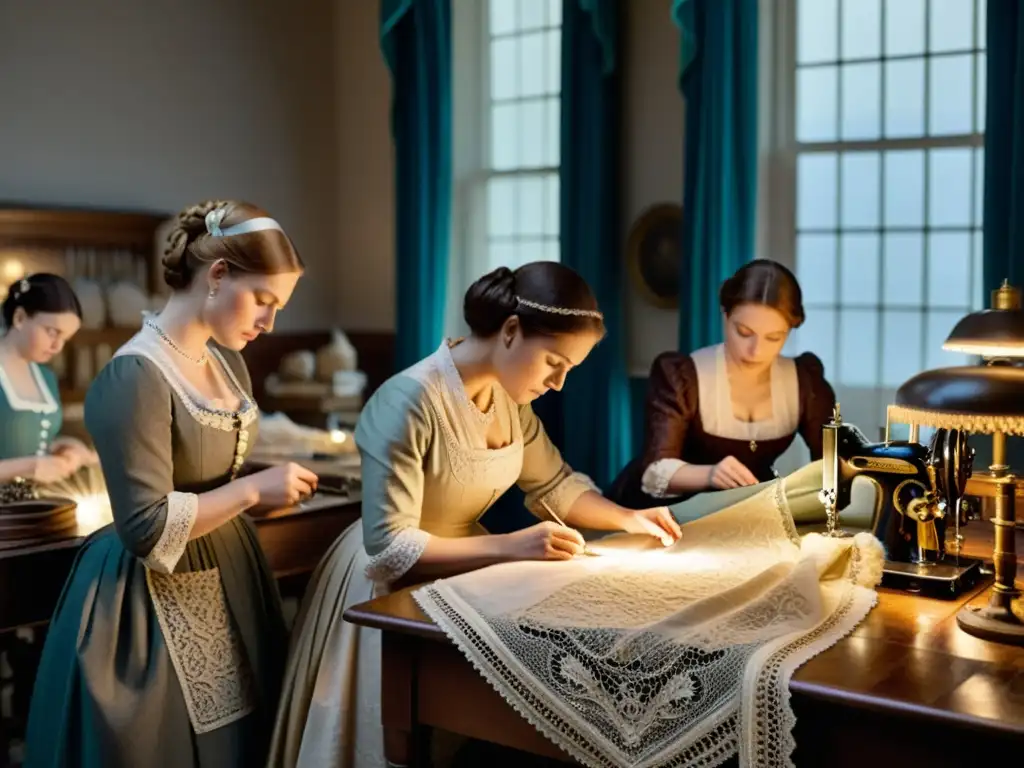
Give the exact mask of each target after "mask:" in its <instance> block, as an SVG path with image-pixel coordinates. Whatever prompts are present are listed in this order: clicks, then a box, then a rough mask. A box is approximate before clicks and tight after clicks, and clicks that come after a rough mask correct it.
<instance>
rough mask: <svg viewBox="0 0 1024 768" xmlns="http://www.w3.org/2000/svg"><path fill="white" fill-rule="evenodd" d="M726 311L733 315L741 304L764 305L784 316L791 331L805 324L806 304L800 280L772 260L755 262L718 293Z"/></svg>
mask: <svg viewBox="0 0 1024 768" xmlns="http://www.w3.org/2000/svg"><path fill="white" fill-rule="evenodd" d="M718 301H719V303H720V304H721V306H722V311H723V312H725V314H726V315H731V314H732V312H733V310H734V309H736V307H738V306H740V305H741V304H762V305H764V306H766V307H771V308H772V309H774V310H776V311H777V312H778V313H779V314H781V315H782V316H783V317H784V318H785V319H786V322H787V323H789V327H790V328H799V327H800V326H801V325H802V324H803V322H804V300H803V294H802V292H801V291H800V283H798V282H797V279H796V276H795V275H794V274H793V273H792V272H790V271H789V270H788V269H786V268H785V267H784V266H782V265H781V264H779V263H778V262H777V261H772V260H771V259H754V260H753V261H750V262H748V263H746V264H744V265H743V266H742V267H740V268H739V269H737V270H736V273H735V274H734V275H733V276H732V277H730V278H729V279H728V280H726V281H725V282H724V283H722V288H721V290H720V291H719V292H718Z"/></svg>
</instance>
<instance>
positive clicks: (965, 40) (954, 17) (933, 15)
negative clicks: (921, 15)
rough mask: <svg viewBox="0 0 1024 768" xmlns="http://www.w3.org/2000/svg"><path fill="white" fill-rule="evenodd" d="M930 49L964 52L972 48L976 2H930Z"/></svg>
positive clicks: (959, 0)
mask: <svg viewBox="0 0 1024 768" xmlns="http://www.w3.org/2000/svg"><path fill="white" fill-rule="evenodd" d="M930 2H931V9H930V13H929V20H928V33H929V38H928V48H929V49H930V50H931V51H933V52H934V51H963V50H966V49H968V48H971V47H972V43H973V34H974V0H930Z"/></svg>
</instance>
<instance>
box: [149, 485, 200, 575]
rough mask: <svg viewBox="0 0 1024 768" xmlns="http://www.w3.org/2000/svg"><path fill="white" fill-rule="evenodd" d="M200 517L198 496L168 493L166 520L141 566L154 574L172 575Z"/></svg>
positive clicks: (175, 492)
mask: <svg viewBox="0 0 1024 768" xmlns="http://www.w3.org/2000/svg"><path fill="white" fill-rule="evenodd" d="M198 515H199V497H198V496H197V495H196V494H194V493H181V492H180V491H171V492H170V493H169V494H167V518H166V520H165V521H164V529H163V531H161V533H160V538H159V539H157V542H156V544H154V545H153V549H151V550H150V551H149V554H148V555H146V557H145V559H143V561H142V564H143V565H145V566H146V567H147V568H150V569H152V570H154V571H156V572H157V573H173V571H174V566H176V565H177V564H178V561H179V560H180V559H181V556H182V555H183V554H184V553H185V547H187V546H188V539H189V536H191V535H192V526H194V525H195V523H196V517H197V516H198Z"/></svg>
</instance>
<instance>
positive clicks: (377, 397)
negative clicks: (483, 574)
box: [268, 343, 594, 768]
mask: <svg viewBox="0 0 1024 768" xmlns="http://www.w3.org/2000/svg"><path fill="white" fill-rule="evenodd" d="M502 410H504V411H505V413H504V414H502V413H501V411H502ZM490 418H503V419H504V420H507V421H508V422H509V423H510V424H511V435H510V438H511V439H510V442H509V444H508V445H507V446H505V447H503V448H498V449H488V448H487V444H486V439H485V436H486V432H487V425H488V423H489V419H490ZM356 443H357V445H358V446H359V452H360V455H361V457H362V471H363V516H362V520H361V521H360V522H357V523H355V524H354V525H353V526H352V527H350V528H349V529H348V530H347V531H345V533H343V534H342V535H341V536H340V537H339V539H338V541H337V542H335V544H334V545H333V547H332V548H331V550H330V551H329V552H328V553H327V555H326V556H325V558H324V560H323V562H321V564H320V566H319V567H318V568H317V571H316V573H315V574H314V575H313V579H312V581H311V583H310V585H309V589H308V591H307V593H306V598H305V600H304V603H303V606H302V609H301V610H300V612H299V616H298V618H297V620H296V625H295V628H294V630H293V634H292V644H291V649H290V652H289V659H288V668H287V672H286V677H285V684H284V688H283V692H282V699H281V708H280V710H279V713H278V718H277V724H276V727H275V729H274V737H273V744H272V747H271V755H270V760H269V763H268V765H270V766H273V767H274V768H290V767H291V766H300V767H301V768H314V767H315V768H381V766H384V765H385V764H386V762H385V759H384V754H383V730H382V726H381V720H380V632H379V631H378V630H371V629H365V628H361V627H357V626H355V625H352V624H349V623H347V622H345V621H343V620H342V614H343V613H344V611H345V609H347V608H348V607H349V606H351V605H354V604H356V603H360V602H363V601H365V600H369V599H370V598H372V597H373V596H374V595H375V594H381V593H382V592H386V591H387V589H388V586H389V584H391V583H392V582H394V581H395V580H397V579H399V578H400V577H401V576H403V575H404V574H405V573H406V572H407V571H408V570H409V569H410V568H411V567H412V566H413V565H414V564H415V563H416V561H417V560H418V559H419V557H420V555H421V554H422V553H423V550H424V548H425V547H426V546H427V542H428V541H429V540H430V538H431V537H432V536H441V537H450V538H454V537H460V536H473V535H479V534H484V533H486V531H485V530H484V529H483V527H482V526H481V525H480V524H479V520H480V518H481V516H482V515H483V514H484V513H485V512H486V511H487V510H488V509H489V508H490V507H491V505H492V504H494V502H495V501H496V500H497V499H498V498H499V497H500V496H501V495H502V494H503V493H504V492H505V491H506V490H508V488H510V487H511V486H512V485H513V484H518V485H519V487H520V488H521V489H522V490H523V491H524V492H525V493H526V504H527V506H528V507H529V508H530V509H531V511H533V512H534V513H535V514H537V516H538V517H541V518H546V514H545V513H544V511H543V510H544V505H547V507H550V508H551V509H552V510H553V511H554V512H555V513H556V514H558V515H559V516H562V515H564V514H565V513H566V512H567V511H568V510H569V508H570V507H571V506H572V504H573V503H574V502H575V501H576V499H577V498H579V496H580V495H581V494H582V493H584V492H585V491H587V490H591V489H593V488H594V486H593V484H592V483H591V482H590V480H589V479H588V478H586V477H585V476H583V475H580V474H577V473H574V472H573V471H572V470H571V469H570V468H569V466H568V465H566V464H565V462H564V461H563V460H562V457H561V454H560V453H559V452H558V450H557V449H556V448H555V447H554V445H552V443H551V441H550V440H549V438H548V436H547V433H546V432H545V431H544V427H543V425H542V424H541V423H540V421H539V420H538V419H537V417H536V416H535V415H534V413H533V409H532V408H530V407H529V406H518V405H516V404H515V403H514V402H513V401H512V400H511V399H510V398H509V397H508V395H507V394H506V393H505V392H504V391H502V390H500V388H495V394H494V414H493V415H488V414H482V413H481V412H480V411H479V409H477V408H476V407H475V406H474V405H473V404H472V403H471V402H470V400H469V398H468V397H467V396H466V393H465V389H464V388H463V386H462V380H461V379H460V377H459V374H458V371H457V370H456V368H455V364H454V362H453V361H452V357H451V354H450V352H449V346H448V343H445V344H442V345H441V347H440V348H439V349H438V350H437V352H435V353H434V354H432V355H431V356H430V357H428V358H426V359H425V360H422V361H421V362H420V363H418V364H417V365H415V366H413V367H412V368H410V369H408V370H406V371H404V372H402V373H400V374H398V375H397V376H394V377H393V378H391V379H390V380H389V381H387V382H386V383H385V384H384V385H383V386H382V387H381V388H380V389H379V390H378V391H377V392H376V393H375V394H374V395H373V397H372V398H371V399H370V401H369V402H368V403H367V404H366V407H365V409H364V410H363V413H362V416H361V417H360V420H359V425H358V427H357V429H356ZM542 502H543V503H542Z"/></svg>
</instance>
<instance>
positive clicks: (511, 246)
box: [487, 241, 517, 272]
mask: <svg viewBox="0 0 1024 768" xmlns="http://www.w3.org/2000/svg"><path fill="white" fill-rule="evenodd" d="M516 266H517V264H516V244H515V242H514V241H513V242H508V241H504V242H502V241H497V242H492V243H491V244H490V247H489V249H488V254H487V271H488V272H490V271H491V270H492V269H497V268H498V267H512V268H515V267H516Z"/></svg>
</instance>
